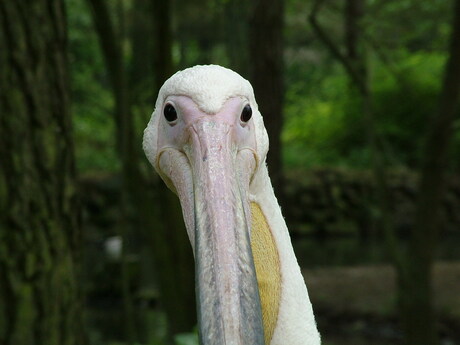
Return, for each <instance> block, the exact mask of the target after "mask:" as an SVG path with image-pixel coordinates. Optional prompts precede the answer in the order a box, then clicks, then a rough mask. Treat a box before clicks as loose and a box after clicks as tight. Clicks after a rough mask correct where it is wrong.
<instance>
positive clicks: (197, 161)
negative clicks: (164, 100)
mask: <svg viewBox="0 0 460 345" xmlns="http://www.w3.org/2000/svg"><path fill="white" fill-rule="evenodd" d="M218 115H219V114H217V115H213V116H208V117H206V118H199V119H197V120H196V121H193V122H192V123H190V124H188V126H187V127H186V129H185V130H184V131H185V132H186V133H187V134H186V136H187V140H186V144H185V145H184V147H183V152H184V153H185V156H186V157H187V159H186V160H185V159H184V158H185V157H184V155H183V154H182V157H183V160H182V161H181V163H177V162H178V160H175V159H174V158H173V156H174V155H177V152H176V153H172V152H170V154H166V155H165V154H164V153H163V154H162V156H161V157H160V168H161V169H162V170H163V171H165V170H168V169H169V171H173V170H174V171H175V172H176V171H178V170H180V171H182V173H180V174H177V173H176V174H175V175H174V174H168V175H170V176H169V178H170V184H172V185H174V187H175V189H176V192H177V194H178V195H179V198H180V199H181V204H182V208H183V212H184V218H185V221H186V224H187V227H188V229H187V230H188V233H189V237H190V239H191V241H192V244H193V247H194V255H195V273H196V278H195V279H196V297H197V305H198V326H199V334H200V342H201V344H202V345H230V344H231V345H263V344H264V336H263V334H264V332H263V325H262V312H261V304H260V297H259V290H258V285H257V279H256V272H255V268H254V261H253V256H252V251H251V245H250V211H249V199H248V194H249V192H248V191H249V182H250V178H251V176H252V173H251V172H253V171H254V169H255V166H256V159H255V156H254V154H253V152H252V151H251V150H249V149H244V148H243V149H241V146H239V145H238V142H237V141H238V138H237V137H238V135H236V134H235V128H234V127H235V125H234V124H232V123H228V122H225V121H223V120H222V117H219V116H218ZM173 160H174V162H176V163H174V162H173ZM186 161H187V162H186ZM173 164H177V165H181V168H180V169H176V170H175V169H174V168H172V165H173ZM186 164H189V169H188V168H187V169H184V167H183V166H184V165H186ZM185 170H189V171H190V172H189V173H184V171H185ZM248 171H249V173H248ZM166 173H167V172H166ZM173 175H174V176H173ZM190 185H192V186H190ZM190 212H193V214H194V215H193V218H192V217H191V216H190Z"/></svg>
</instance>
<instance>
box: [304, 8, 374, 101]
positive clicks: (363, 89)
mask: <svg viewBox="0 0 460 345" xmlns="http://www.w3.org/2000/svg"><path fill="white" fill-rule="evenodd" d="M323 3H324V0H316V1H315V2H314V4H313V8H312V11H311V12H310V15H309V16H308V20H309V22H310V24H311V26H312V28H313V30H314V31H315V33H316V35H317V36H318V38H319V39H320V40H321V41H322V42H323V43H324V45H325V46H326V47H327V48H328V49H329V51H330V53H331V54H332V55H333V56H334V57H335V58H336V59H337V60H338V61H339V62H340V63H341V64H342V66H343V67H344V68H345V70H346V71H347V73H348V74H349V76H350V78H351V80H352V81H353V83H354V84H355V85H356V87H357V88H358V91H359V92H360V94H361V95H363V96H366V95H367V94H368V92H369V91H368V88H367V86H366V82H365V81H364V80H363V78H362V77H361V76H360V75H359V73H358V71H356V69H355V68H354V66H353V64H352V62H351V61H350V60H349V59H348V58H347V57H346V56H345V55H344V54H343V53H342V52H341V51H340V49H339V48H338V47H337V46H336V45H335V44H334V41H333V40H332V39H331V38H330V37H329V36H328V35H327V34H326V31H325V30H324V29H323V28H322V27H321V25H320V24H319V23H318V20H317V15H318V13H319V11H320V10H321V8H322V5H323Z"/></svg>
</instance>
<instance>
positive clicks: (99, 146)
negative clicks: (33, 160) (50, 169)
mask: <svg viewBox="0 0 460 345" xmlns="http://www.w3.org/2000/svg"><path fill="white" fill-rule="evenodd" d="M66 3H67V12H68V14H69V15H68V21H69V24H68V25H69V28H70V29H69V60H70V73H71V83H72V84H71V85H72V115H73V116H72V119H73V124H74V132H75V147H76V158H77V168H78V170H79V171H80V172H82V173H85V172H89V171H93V172H94V171H99V172H107V171H114V170H116V169H117V168H118V164H119V163H118V161H117V158H116V154H115V133H114V130H115V129H114V128H115V123H114V120H113V115H112V113H113V112H112V108H113V103H114V100H113V96H112V93H111V91H110V89H109V87H108V81H107V76H106V73H105V66H104V62H103V60H102V57H101V54H100V50H99V45H98V42H97V37H96V35H95V32H94V31H93V27H92V22H91V16H90V13H89V10H88V8H87V7H86V5H85V2H83V1H80V0H67V2H66Z"/></svg>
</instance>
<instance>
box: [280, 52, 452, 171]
mask: <svg viewBox="0 0 460 345" xmlns="http://www.w3.org/2000/svg"><path fill="white" fill-rule="evenodd" d="M444 60H445V56H444V54H441V53H422V52H420V53H412V54H406V56H405V57H404V58H401V59H400V60H399V63H398V65H396V66H394V68H393V69H391V71H390V70H389V69H388V68H387V67H385V66H384V65H382V64H378V61H374V63H375V65H376V67H375V68H374V73H373V78H372V90H373V105H374V121H375V126H376V131H377V133H378V137H379V139H380V140H382V141H383V143H384V147H385V155H386V158H387V159H389V161H390V162H392V163H394V164H396V165H404V166H409V167H414V166H417V163H418V162H419V158H420V157H419V156H420V151H421V149H422V147H423V144H424V140H425V137H426V130H427V124H428V123H429V121H430V119H431V117H432V116H433V115H435V112H436V107H437V101H438V94H439V87H440V80H441V74H442V68H443V65H444ZM318 75H321V73H316V75H315V73H313V74H312V75H311V76H312V79H311V81H310V85H309V86H307V87H305V83H306V82H305V81H304V80H299V81H298V82H297V83H294V84H292V85H290V86H289V87H288V89H287V93H286V107H285V114H286V117H285V118H286V123H285V128H284V133H283V142H284V144H285V160H286V163H287V166H288V167H296V166H303V167H311V166H322V165H337V166H349V167H351V166H353V167H361V168H365V167H369V165H370V159H371V154H370V151H369V147H368V131H369V130H368V128H369V127H368V126H369V124H368V123H367V121H366V119H365V118H364V116H363V112H362V109H361V107H362V105H361V99H360V97H359V95H358V94H357V93H356V91H354V89H353V87H352V86H351V84H350V82H349V80H348V78H347V76H346V75H345V74H344V73H343V72H341V71H334V69H332V71H330V72H329V74H328V75H326V76H325V77H324V78H323V79H321V77H318ZM457 136H458V135H457Z"/></svg>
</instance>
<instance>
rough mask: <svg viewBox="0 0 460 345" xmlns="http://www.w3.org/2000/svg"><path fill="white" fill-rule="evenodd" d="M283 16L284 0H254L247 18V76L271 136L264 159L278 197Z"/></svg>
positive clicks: (281, 186)
mask: <svg viewBox="0 0 460 345" xmlns="http://www.w3.org/2000/svg"><path fill="white" fill-rule="evenodd" d="M283 17H284V1H283V0H274V1H271V2H270V3H267V2H266V1H263V0H253V3H252V11H251V17H250V19H249V26H250V30H249V32H250V34H249V56H250V60H251V69H252V71H251V78H250V79H251V83H252V86H253V87H254V92H255V95H256V99H257V103H258V104H259V108H260V111H261V113H262V115H263V117H264V123H265V127H266V128H267V132H268V136H269V138H270V151H269V152H268V157H267V163H268V168H269V170H270V177H271V180H272V183H273V186H274V189H275V192H276V194H277V195H278V197H279V198H280V199H283V193H282V188H283V183H282V179H283V177H282V176H283V175H282V174H283V167H282V151H281V130H282V127H283V99H284V87H283V84H284V83H283V24H284V20H283Z"/></svg>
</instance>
